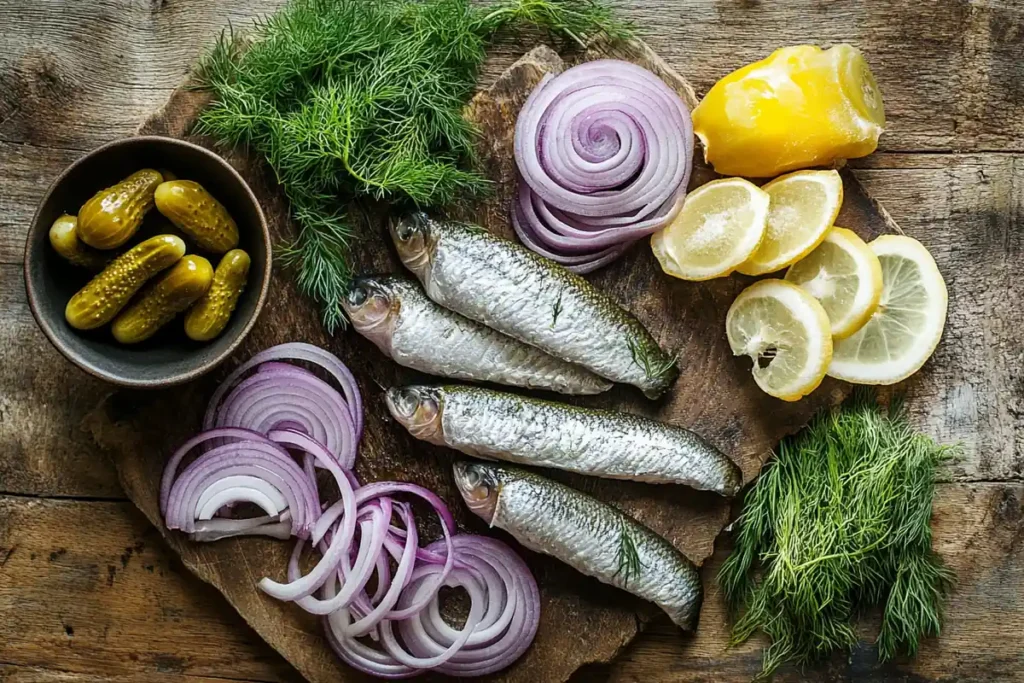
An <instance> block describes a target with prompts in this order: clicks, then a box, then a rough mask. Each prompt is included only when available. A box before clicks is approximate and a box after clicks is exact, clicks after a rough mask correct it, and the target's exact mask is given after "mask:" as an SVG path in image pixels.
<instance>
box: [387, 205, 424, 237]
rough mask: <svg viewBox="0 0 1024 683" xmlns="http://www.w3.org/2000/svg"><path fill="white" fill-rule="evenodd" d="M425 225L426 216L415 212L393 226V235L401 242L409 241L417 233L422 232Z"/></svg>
mask: <svg viewBox="0 0 1024 683" xmlns="http://www.w3.org/2000/svg"><path fill="white" fill-rule="evenodd" d="M426 224H427V216H426V214H424V213H422V212H419V211H417V212H416V213H412V214H410V215H408V216H406V217H405V218H403V219H401V220H400V221H398V224H397V225H395V235H397V236H398V239H400V240H402V241H406V240H410V239H412V238H413V236H415V235H416V234H417V233H420V232H423V229H424V228H425V226H426Z"/></svg>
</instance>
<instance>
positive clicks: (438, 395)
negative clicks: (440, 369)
mask: <svg viewBox="0 0 1024 683" xmlns="http://www.w3.org/2000/svg"><path fill="white" fill-rule="evenodd" d="M384 402H385V403H387V406H388V410H389V411H390V412H391V415H392V417H394V418H395V419H396V420H398V421H399V422H400V423H401V424H402V426H403V427H405V428H406V429H408V430H409V433H410V434H412V435H413V436H415V437H416V438H417V439H422V440H423V441H428V442H430V443H433V444H437V445H439V446H440V445H444V432H443V430H442V424H441V415H442V413H443V412H444V396H443V395H442V392H441V389H438V388H437V387H425V386H410V387H392V388H391V389H388V390H387V393H385V394H384Z"/></svg>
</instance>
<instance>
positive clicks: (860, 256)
mask: <svg viewBox="0 0 1024 683" xmlns="http://www.w3.org/2000/svg"><path fill="white" fill-rule="evenodd" d="M786 280H787V281H789V282H792V283H793V284H796V285H800V286H801V287H803V289H804V290H805V291H806V292H807V293H808V294H810V295H811V296H813V297H814V298H815V299H817V300H818V301H820V302H821V305H822V307H823V308H824V309H825V312H826V313H828V319H829V320H830V321H831V322H832V336H833V337H835V338H836V339H844V338H846V337H849V336H850V335H851V334H853V333H854V332H856V331H857V330H859V329H860V328H861V327H863V326H864V323H866V322H867V321H868V318H870V317H871V314H872V313H874V312H875V309H876V308H877V307H878V300H879V299H880V298H881V296H882V266H881V264H880V263H879V262H878V257H877V256H875V252H873V251H871V247H869V246H868V245H867V244H866V243H865V242H864V240H862V239H861V238H860V237H858V236H857V233H855V232H853V231H852V230H847V229H846V228H839V227H836V228H832V229H831V230H829V231H828V234H827V235H825V241H824V242H822V243H821V244H819V245H818V247H817V248H816V249H815V250H814V251H812V252H811V253H810V254H808V255H807V256H806V257H805V258H803V259H801V260H799V261H797V262H796V263H794V264H793V265H792V266H790V267H789V270H788V271H786Z"/></svg>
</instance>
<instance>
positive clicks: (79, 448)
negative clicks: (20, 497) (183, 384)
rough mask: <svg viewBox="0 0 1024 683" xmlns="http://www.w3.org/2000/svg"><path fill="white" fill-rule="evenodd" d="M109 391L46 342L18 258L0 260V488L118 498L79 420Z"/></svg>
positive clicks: (109, 471)
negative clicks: (27, 296) (15, 263)
mask: <svg viewBox="0 0 1024 683" xmlns="http://www.w3.org/2000/svg"><path fill="white" fill-rule="evenodd" d="M109 391H110V388H109V387H108V386H106V385H104V384H103V383H102V382H100V381H99V380H96V379H94V378H92V377H90V376H88V375H86V374H85V373H84V372H82V371H80V370H79V369H78V368H76V367H74V366H73V365H71V363H69V362H67V361H66V360H64V357H63V356H61V355H60V354H59V353H57V350H56V349H54V348H53V347H52V346H51V345H50V344H49V343H48V342H47V341H46V338H45V337H44V336H43V334H42V332H40V331H39V327H38V326H37V325H36V322H35V320H34V319H33V318H32V314H31V312H30V311H29V308H28V304H27V303H26V301H25V285H24V282H23V277H22V269H21V267H20V265H19V266H13V265H0V493H24V494H30V495H50V496H89V497H103V498H110V497H116V498H122V497H124V493H123V492H122V491H121V487H120V486H118V485H117V476H116V474H115V473H114V469H113V467H112V466H111V464H110V462H109V460H108V459H107V458H106V457H105V456H103V454H102V453H101V452H100V451H99V449H97V448H96V446H95V445H94V444H93V443H92V440H91V439H89V438H88V436H87V435H86V434H85V433H84V432H83V431H82V429H81V427H80V426H79V425H80V423H81V421H82V417H83V416H84V415H85V413H87V412H88V411H89V410H91V409H92V408H93V407H94V406H95V405H96V402H97V401H99V400H100V399H101V398H102V397H103V396H105V395H106V394H107V393H108V392H109Z"/></svg>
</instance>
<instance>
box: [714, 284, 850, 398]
mask: <svg viewBox="0 0 1024 683" xmlns="http://www.w3.org/2000/svg"><path fill="white" fill-rule="evenodd" d="M725 327H726V335H727V336H728V338H729V346H730V347H731V348H732V352H733V355H736V356H749V357H750V358H751V359H752V360H753V361H754V368H753V374H754V381H755V382H757V385H758V386H759V387H761V389H762V390H764V391H765V392H767V393H768V394H771V395H772V396H775V397H776V398H781V399H782V400H784V401H797V400H799V399H801V398H803V397H804V396H806V395H807V394H809V393H811V392H812V391H814V390H815V389H816V388H817V386H818V385H819V384H821V380H822V379H823V378H824V377H825V371H826V370H827V369H828V367H829V362H830V361H831V360H832V332H831V329H830V326H829V320H828V315H826V313H825V309H824V308H822V306H821V304H820V303H818V300H817V299H815V298H814V297H813V296H811V295H810V294H808V293H807V292H805V291H804V290H803V289H801V288H800V287H798V286H797V285H795V284H793V283H791V282H786V281H785V280H761V281H760V282H755V283H754V284H752V285H751V286H749V287H747V288H746V289H745V290H743V291H742V292H740V295H739V296H738V297H736V300H735V301H734V302H733V304H732V306H730V307H729V313H728V314H727V315H726V319H725Z"/></svg>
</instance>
